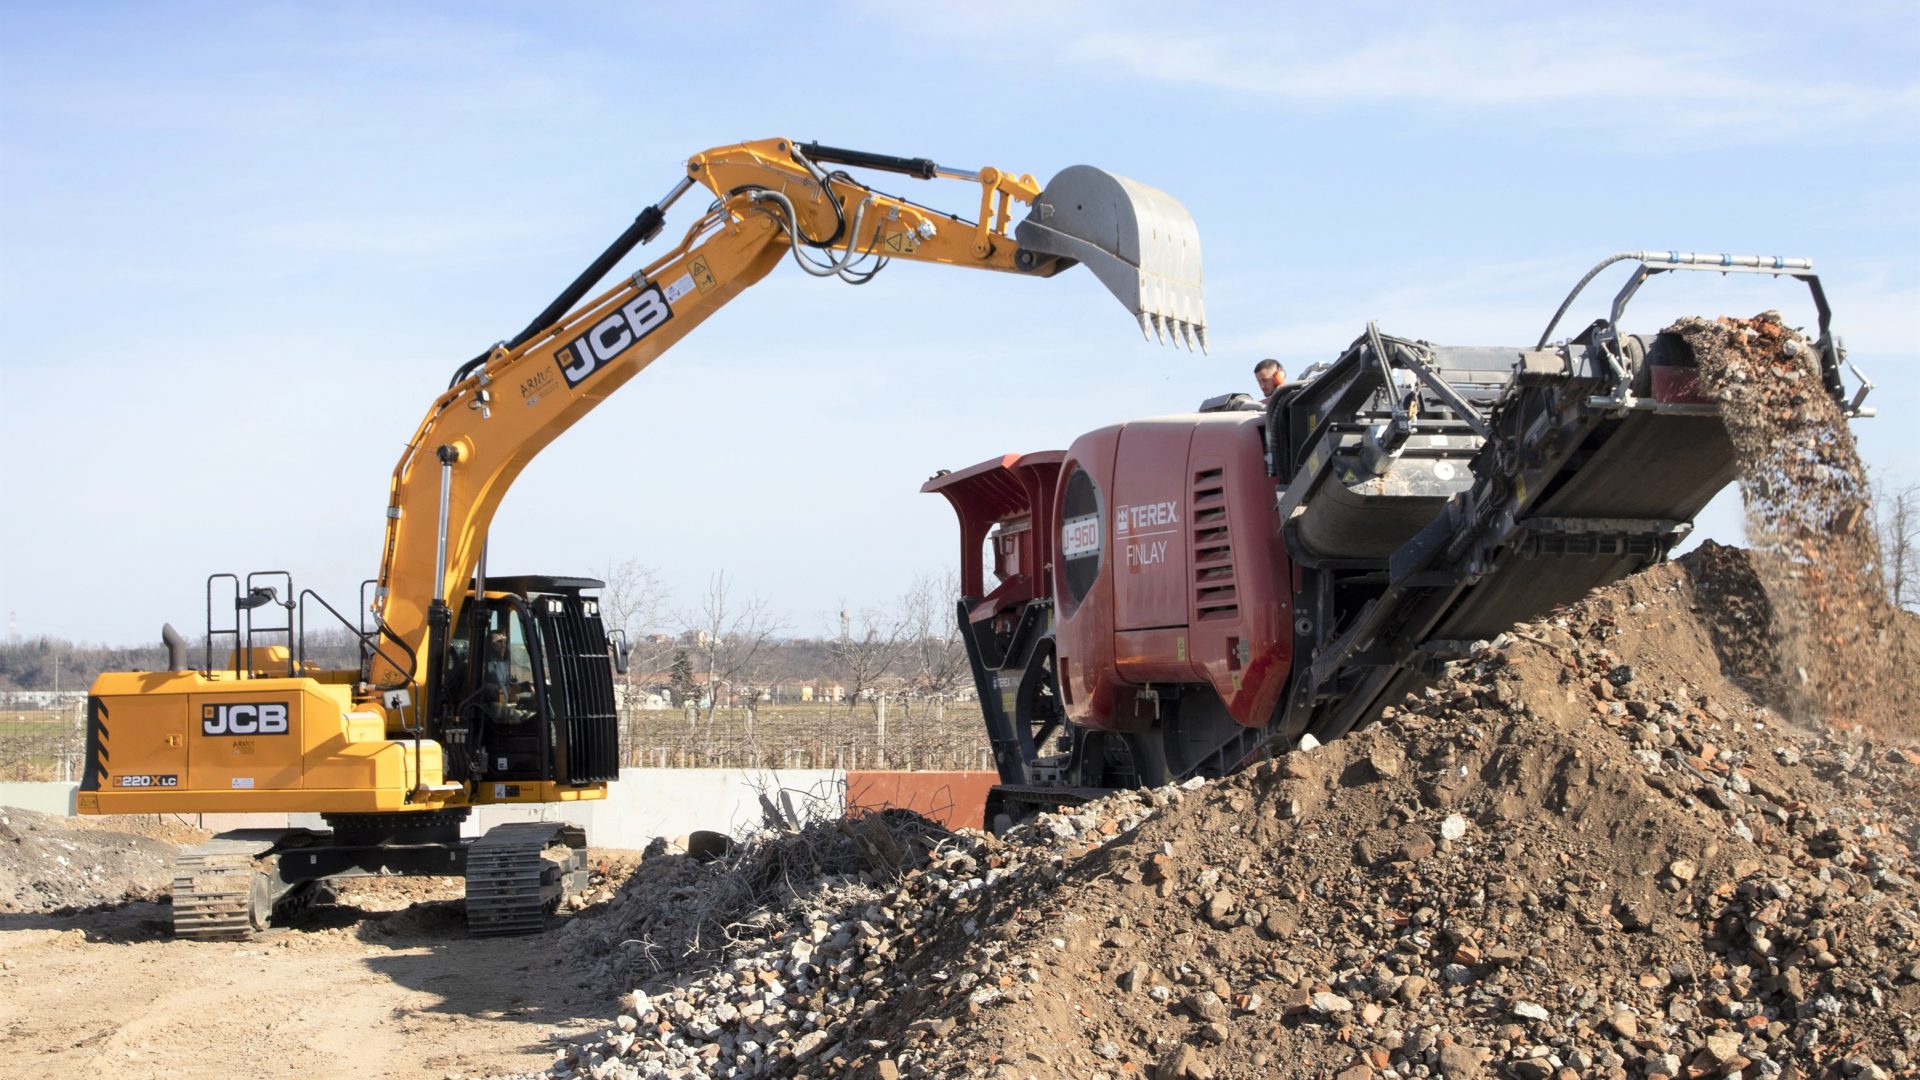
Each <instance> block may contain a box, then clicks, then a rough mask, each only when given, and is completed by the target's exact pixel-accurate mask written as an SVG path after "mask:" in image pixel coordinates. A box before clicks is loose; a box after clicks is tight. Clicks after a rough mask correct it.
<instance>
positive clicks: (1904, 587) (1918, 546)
mask: <svg viewBox="0 0 1920 1080" xmlns="http://www.w3.org/2000/svg"><path fill="white" fill-rule="evenodd" d="M1874 486H1875V487H1876V488H1877V489H1878V490H1877V491H1876V492H1875V498H1874V500H1873V502H1874V507H1875V508H1876V510H1877V511H1878V513H1877V515H1876V516H1877V517H1878V519H1879V520H1878V521H1877V522H1876V524H1877V525H1878V526H1879V529H1880V566H1881V569H1882V570H1883V571H1884V572H1885V573H1886V576H1887V596H1888V598H1889V599H1891V600H1892V601H1893V602H1894V603H1895V604H1896V605H1898V606H1900V607H1915V606H1920V484H1908V485H1907V486H1906V487H1903V488H1900V489H1899V490H1897V491H1891V492H1889V491H1888V490H1887V489H1886V488H1885V487H1884V486H1882V485H1879V484H1876V485H1874Z"/></svg>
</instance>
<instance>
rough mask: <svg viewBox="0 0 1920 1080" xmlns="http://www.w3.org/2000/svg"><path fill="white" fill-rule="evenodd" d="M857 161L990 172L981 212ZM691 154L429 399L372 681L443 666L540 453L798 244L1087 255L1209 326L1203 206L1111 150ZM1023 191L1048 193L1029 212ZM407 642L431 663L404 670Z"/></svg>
mask: <svg viewBox="0 0 1920 1080" xmlns="http://www.w3.org/2000/svg"><path fill="white" fill-rule="evenodd" d="M838 166H853V167H856V168H867V169H880V170H886V171H891V172H901V173H906V174H908V175H911V176H915V177H918V178H922V179H932V178H934V177H949V178H955V179H960V180H970V181H973V182H975V183H977V184H978V185H979V188H980V200H979V206H978V210H977V214H978V216H977V218H976V219H975V220H973V221H967V220H965V219H963V218H960V217H958V216H956V215H951V214H947V213H942V212H937V211H934V210H930V209H928V208H926V207H923V206H919V205H917V204H915V203H912V202H909V201H907V200H905V199H902V198H898V197H896V196H892V195H886V194H882V193H880V192H878V191H875V190H873V189H872V188H869V187H867V186H865V185H864V184H862V183H860V182H859V181H857V180H855V179H853V178H852V177H851V176H849V175H848V174H847V173H846V172H844V171H840V170H839V169H838V168H837V167H838ZM686 170H687V172H686V176H684V177H683V178H681V180H680V181H679V182H678V183H677V184H675V185H674V187H673V189H672V191H670V192H669V193H668V194H667V196H666V197H665V198H664V199H662V200H660V202H659V203H657V204H655V205H654V206H651V207H648V208H647V209H646V211H645V212H643V213H642V214H641V215H640V216H639V217H638V218H637V219H636V220H635V222H634V224H633V225H632V226H631V227H629V228H628V230H627V231H626V233H625V234H623V235H622V236H621V237H620V238H619V239H618V240H616V241H615V243H614V244H613V245H612V246H611V247H609V248H608V249H607V251H606V252H605V253H604V254H602V256H601V257H600V258H599V259H598V260H596V261H595V263H594V264H593V265H592V266H591V267H589V268H588V270H587V271H586V272H585V273H583V274H582V275H581V277H580V279H579V280H577V281H576V282H575V283H574V285H573V286H572V287H570V288H569V290H568V291H567V292H565V293H562V294H561V296H560V297H559V298H558V299H556V300H555V301H554V303H553V304H552V305H550V306H549V307H548V308H547V310H546V311H544V312H542V313H541V315H540V316H538V317H537V318H535V320H534V321H533V323H532V324H530V325H529V326H528V327H527V329H526V330H525V331H523V332H522V333H521V334H520V335H519V336H518V337H517V338H515V339H514V340H513V341H510V342H505V343H502V344H501V345H499V346H496V347H495V348H494V349H492V350H491V351H489V352H487V353H484V354H482V355H481V356H477V357H475V358H474V359H473V360H471V361H469V362H468V363H467V364H466V365H464V366H462V367H461V369H460V370H459V371H458V372H457V373H456V375H455V377H454V381H453V384H452V385H451V386H450V387H449V388H448V390H447V391H446V393H444V394H442V395H441V396H440V397H439V399H438V400H436V401H435V402H434V403H433V406H432V407H431V408H430V409H428V410H427V415H426V418H425V419H424V420H422V421H421V423H420V427H419V430H418V431H416V432H415V433H414V436H413V438H412V439H411V440H410V441H409V443H408V444H407V449H406V452H405V453H404V454H403V455H402V456H401V458H400V463H399V464H398V465H397V466H396V467H395V468H394V471H393V480H392V487H391V496H390V498H389V500H388V505H387V523H386V540H385V543H384V545H383V546H382V549H381V557H380V572H379V577H378V580H377V588H376V592H375V594H374V600H373V607H374V613H375V615H376V616H377V619H378V625H379V628H380V634H381V636H382V639H383V640H382V646H383V647H382V648H380V649H378V650H376V651H375V652H374V656H373V659H372V662H371V663H372V670H371V672H370V681H371V684H372V685H371V687H370V689H379V688H392V687H399V686H406V685H409V684H413V685H421V684H426V683H429V681H430V680H429V679H428V678H427V673H428V671H430V670H433V659H432V657H431V656H430V655H429V654H430V653H431V652H432V650H431V649H430V648H429V639H430V635H429V630H430V629H431V630H432V631H433V632H432V634H431V638H432V639H436V640H438V641H439V642H444V641H445V639H446V634H447V628H448V627H449V626H450V625H451V621H452V618H453V616H454V615H455V612H454V611H453V610H452V608H451V607H450V605H449V598H453V601H452V602H453V603H454V604H457V603H458V602H459V601H458V598H459V597H460V596H462V595H463V592H464V588H465V585H466V583H467V581H468V580H469V579H470V578H471V577H472V576H473V574H474V571H475V568H476V565H477V563H478V562H479V560H480V557H481V547H482V545H483V544H484V542H485V538H486V533H487V527H488V524H489V522H490V521H491V520H492V518H493V514H494V510H495V508H496V507H498V506H499V504H500V500H501V498H502V497H503V496H504V495H505V494H506V491H507V488H508V486H509V485H511V484H512V483H513V481H514V478H515V477H516V476H518V475H519V473H520V470H521V469H523V468H525V467H526V464H527V462H529V461H531V460H532V459H533V457H534V455H535V454H538V453H539V452H540V451H541V449H542V448H544V447H545V446H546V445H547V444H548V443H550V442H552V441H553V440H554V438H556V437H557V436H559V434H560V433H561V432H563V431H565V430H566V429H567V428H568V427H570V426H572V425H573V423H574V422H575V421H577V420H578V419H580V417H581V416H583V415H585V414H586V413H587V412H588V411H589V410H591V409H592V408H593V407H594V406H595V405H597V404H599V403H600V401H601V400H603V399H604V398H606V397H607V396H608V395H610V394H612V393H613V392H614V391H616V390H618V389H619V388H620V387H621V386H622V385H624V384H625V383H626V381H627V380H628V379H631V378H633V377H634V376H635V375H637V374H639V373H640V371H641V370H642V369H644V368H645V367H646V366H647V365H648V364H650V363H652V362H653V361H654V359H655V358H656V357H658V356H659V355H660V354H661V353H664V352H666V351H667V350H668V349H669V348H672V347H673V345H674V344H675V343H677V342H678V341H679V340H680V339H681V338H682V337H684V336H686V334H687V333H688V332H689V331H691V330H692V329H693V328H694V327H696V326H698V325H699V324H700V323H701V322H703V321H704V320H705V319H706V318H707V317H708V316H709V315H712V314H713V313H714V312H715V311H717V310H719V309H720V307H721V306H722V305H724V304H726V303H727V302H728V301H729V300H732V299H733V298H734V297H735V296H737V295H738V294H739V293H740V292H741V291H743V290H745V289H747V288H748V287H750V286H752V285H753V284H754V283H756V282H758V281H759V280H760V279H761V278H763V277H765V276H766V274H767V273H768V272H769V271H770V270H772V269H773V268H774V266H775V264H777V263H778V262H779V261H780V260H781V259H782V258H784V257H788V256H791V257H792V258H793V260H794V261H795V262H796V263H797V264H798V265H799V266H800V267H801V268H802V269H804V270H805V271H806V272H807V273H809V274H812V275H814V276H817V277H838V278H840V279H841V280H843V281H847V282H851V283H855V284H858V283H861V282H864V281H866V280H867V279H869V278H871V277H872V276H873V275H874V274H876V273H878V272H879V271H880V270H881V269H883V268H885V267H886V265H887V264H888V263H889V262H891V261H892V260H894V259H907V260H913V261H917V262H934V263H945V264H947V265H950V266H964V267H973V268H977V269H982V270H1000V271H1006V272H1009V273H1016V274H1025V275H1028V276H1033V277H1050V276H1052V275H1053V274H1055V273H1058V272H1059V271H1061V270H1063V269H1066V268H1068V267H1070V266H1073V265H1074V264H1075V263H1085V264H1086V265H1087V267H1088V268H1089V269H1091V270H1092V271H1093V272H1094V273H1095V274H1096V275H1097V276H1098V277H1099V278H1100V280H1101V282H1102V283H1103V284H1105V285H1106V286H1107V287H1108V289H1109V290H1111V291H1112V292H1113V294H1114V295H1115V296H1116V297H1118V298H1119V300H1120V301H1121V303H1122V304H1124V305H1125V306H1126V307H1127V308H1128V310H1129V311H1131V312H1133V313H1134V314H1135V315H1136V316H1137V317H1138V319H1139V322H1140V327H1141V330H1142V332H1143V333H1144V332H1147V331H1149V330H1150V331H1152V333H1153V334H1154V335H1155V336H1161V337H1164V336H1171V337H1172V338H1173V339H1174V341H1175V342H1176V343H1178V342H1180V341H1182V340H1184V341H1186V342H1187V344H1188V346H1189V347H1190V348H1191V347H1192V346H1193V345H1194V344H1198V345H1200V346H1201V347H1202V348H1204V347H1205V345H1206V314H1205V310H1204V307H1203V304H1202V300H1201V281H1200V242H1199V237H1198V234H1197V233H1196V231H1195V229H1194V225H1193V219H1192V218H1191V217H1190V216H1189V215H1188V213H1187V211H1186V209H1185V208H1184V207H1183V206H1181V204H1180V203H1179V202H1178V201H1177V200H1175V199H1174V198H1173V197H1171V196H1169V195H1167V194H1166V193H1164V192H1161V191H1158V190H1156V189H1153V188H1150V187H1147V186H1145V185H1142V184H1137V183H1135V182H1133V181H1131V180H1127V179H1124V178H1122V177H1117V176H1114V175H1112V174H1110V173H1106V172H1103V171H1101V170H1099V169H1094V168H1091V167H1089V166H1074V167H1071V168H1069V169H1067V170H1065V171H1063V172H1062V173H1061V174H1060V175H1059V176H1057V177H1055V178H1054V179H1053V180H1052V181H1051V182H1050V183H1049V184H1048V185H1047V186H1046V187H1045V188H1042V187H1040V186H1038V185H1036V184H1035V183H1034V180H1033V178H1032V177H1031V176H1016V175H1014V174H1012V173H1006V172H1002V171H1000V170H998V169H992V168H988V169H981V170H979V171H978V172H972V171H961V170H953V169H946V168H943V167H941V166H938V165H935V164H934V163H933V162H931V161H929V160H927V159H925V158H898V157H890V156H885V155H879V154H871V153H865V152H860V151H849V150H841V149H836V148H834V147H826V146H818V145H814V144H805V143H793V142H790V141H788V140H786V139H764V140H760V141H756V142H746V143H739V144H736V145H732V146H722V147H718V148H715V149H712V150H708V151H705V152H704V153H700V154H697V155H695V156H694V157H693V158H692V159H690V160H689V161H688V162H687V165H686ZM696 184H698V185H701V186H704V187H706V188H708V189H709V190H711V191H712V192H713V194H714V196H715V200H714V202H713V203H712V205H711V206H710V207H709V208H708V210H707V211H706V213H704V214H702V215H701V217H700V218H699V220H697V221H696V222H694V223H693V226H692V227H691V228H689V229H688V230H687V232H686V235H685V237H684V238H683V239H681V241H680V242H679V243H678V244H676V245H674V247H672V248H671V249H669V250H667V251H666V252H664V253H663V254H662V255H661V256H660V257H659V258H658V259H655V260H654V261H652V262H651V263H649V264H647V265H646V266H645V267H644V268H642V269H641V270H640V271H639V272H638V273H635V274H633V275H632V276H631V277H630V278H626V279H624V280H622V281H620V283H619V284H617V285H616V286H614V287H613V288H612V289H609V290H607V291H606V292H604V293H602V294H601V295H599V296H598V297H596V298H594V299H592V300H590V301H587V302H585V303H581V302H580V301H581V299H582V298H583V297H584V295H585V293H586V290H587V289H588V288H590V287H592V286H593V285H594V284H596V283H597V282H598V281H599V280H600V279H601V278H602V277H604V276H605V275H606V273H607V272H608V271H610V270H611V269H612V267H613V265H614V264H616V263H617V262H619V261H620V259H621V258H622V257H624V256H625V254H626V253H627V252H628V251H630V250H632V248H633V247H635V246H637V245H638V244H640V243H644V242H646V241H647V240H650V239H652V238H653V237H654V236H655V235H657V234H658V232H659V231H660V229H661V226H662V223H663V221H664V218H665V214H666V211H667V209H668V208H669V207H670V206H672V205H673V203H674V202H675V201H676V200H678V199H679V198H680V197H681V196H682V195H684V194H685V193H686V192H687V191H689V190H690V189H691V188H692V187H693V186H694V185H696ZM1014 203H1020V204H1022V205H1023V206H1026V207H1028V208H1029V210H1028V213H1027V216H1026V217H1025V218H1024V219H1023V220H1022V221H1021V222H1019V223H1018V225H1016V226H1015V227H1014V230H1013V231H1012V232H1009V231H1008V227H1009V225H1010V224H1012V213H1013V204H1014ZM576 305H577V306H576ZM394 646H397V648H395V647H394ZM402 655H404V657H405V658H406V660H408V661H410V663H411V666H412V668H413V670H411V671H407V670H400V668H399V663H398V661H397V659H396V658H397V657H400V656H402Z"/></svg>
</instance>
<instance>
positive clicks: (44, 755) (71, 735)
mask: <svg viewBox="0 0 1920 1080" xmlns="http://www.w3.org/2000/svg"><path fill="white" fill-rule="evenodd" d="M85 747H86V714H85V713H84V712H83V711H82V710H81V707H80V706H78V705H75V706H74V707H72V708H65V709H12V708H8V709H0V780H74V779H77V778H78V777H79V775H80V755H81V752H82V751H83V750H84V749H85Z"/></svg>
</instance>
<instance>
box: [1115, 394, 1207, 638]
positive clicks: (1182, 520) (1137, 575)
mask: <svg viewBox="0 0 1920 1080" xmlns="http://www.w3.org/2000/svg"><path fill="white" fill-rule="evenodd" d="M1193 432H1194V423H1193V421H1192V420H1191V419H1184V418H1169V419H1165V420H1138V421H1135V422H1133V423H1130V424H1128V425H1126V427H1124V428H1123V429H1121V432H1120V449H1119V454H1118V457H1117V458H1116V460H1115V463H1114V482H1113V489H1112V490H1113V577H1114V589H1113V625H1114V629H1116V630H1151V629H1155V628H1160V627H1167V628H1176V627H1184V626H1185V625H1186V624H1187V613H1188V603H1187V593H1188V588H1187V544H1186V541H1185V533H1186V516H1187V513H1188V511H1189V509H1190V504H1189V491H1188V487H1187V484H1186V482H1185V479H1184V478H1185V475H1186V471H1187V470H1186V464H1187V449H1188V446H1189V444H1190V443H1191V442H1192V441H1193Z"/></svg>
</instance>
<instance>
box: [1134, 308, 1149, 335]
mask: <svg viewBox="0 0 1920 1080" xmlns="http://www.w3.org/2000/svg"><path fill="white" fill-rule="evenodd" d="M1134 317H1135V318H1137V319H1139V320H1140V340H1142V341H1151V340H1153V333H1152V332H1151V331H1150V330H1148V329H1147V327H1148V326H1149V325H1151V323H1150V322H1149V316H1148V315H1147V313H1146V312H1144V311H1142V312H1137V313H1136V314H1135V316H1134Z"/></svg>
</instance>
